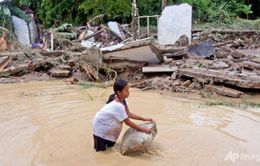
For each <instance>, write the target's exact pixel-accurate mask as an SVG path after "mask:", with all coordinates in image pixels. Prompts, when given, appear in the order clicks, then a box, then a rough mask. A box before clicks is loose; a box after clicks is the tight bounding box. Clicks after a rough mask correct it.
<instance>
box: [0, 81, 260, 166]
mask: <svg viewBox="0 0 260 166" xmlns="http://www.w3.org/2000/svg"><path fill="white" fill-rule="evenodd" d="M0 92H1V94H0V165H1V166H2V165H3V166H5V165H7V166H9V165H19V166H22V165H62V166H64V165H65V166H66V165H68V166H71V165H73V166H74V165H75V166H78V165H106V166H112V165H126V166H128V165H129V166H130V165H142V166H146V165H147V166H148V165H149V166H150V165H156V166H167V165H260V158H259V160H258V162H257V161H256V160H253V159H250V160H247V161H246V160H245V159H237V160H236V161H235V162H234V163H233V162H231V160H227V161H225V160H224V159H225V157H226V156H227V154H228V153H229V152H234V153H241V154H245V155H247V154H255V155H260V110H259V108H250V107H248V108H231V107H226V106H206V105H205V104H204V102H205V101H204V99H203V100H202V99H201V98H200V97H198V96H196V95H190V94H186V95H185V94H184V95H177V94H175V95H173V94H171V95H166V94H164V95H162V94H159V93H157V92H142V91H140V90H137V89H131V90H130V97H129V99H128V101H129V104H130V110H131V111H132V112H134V113H136V114H139V115H143V116H148V117H152V118H154V119H155V120H156V121H157V124H158V130H159V132H158V135H157V136H156V138H155V141H154V144H153V146H152V147H151V148H150V150H149V153H147V154H144V155H141V156H136V157H127V156H121V155H120V153H119V151H118V147H119V143H120V140H121V138H122V135H123V132H122V133H121V135H120V138H119V141H118V143H117V144H116V147H115V148H113V149H110V150H108V151H106V152H103V153H102V152H101V153H96V152H95V151H94V150H93V140H92V129H91V120H92V118H93V116H94V114H95V112H96V111H97V110H99V109H100V108H101V107H102V106H103V104H104V103H105V101H106V99H107V97H108V95H109V94H110V93H111V88H107V89H102V88H91V89H82V88H81V87H80V86H76V85H67V84H65V83H64V82H57V81H56V82H31V83H18V84H2V85H0ZM225 100H229V99H226V98H225ZM252 100H254V101H256V102H257V101H260V100H259V97H254V99H252ZM234 102H236V101H235V100H234ZM126 129H127V126H124V128H123V130H124V131H125V130H126Z"/></svg>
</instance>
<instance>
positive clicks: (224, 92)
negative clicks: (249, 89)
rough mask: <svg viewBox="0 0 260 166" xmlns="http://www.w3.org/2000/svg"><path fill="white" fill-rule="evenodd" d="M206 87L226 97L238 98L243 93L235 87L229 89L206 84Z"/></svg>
mask: <svg viewBox="0 0 260 166" xmlns="http://www.w3.org/2000/svg"><path fill="white" fill-rule="evenodd" d="M206 89H211V90H212V91H213V92H215V93H217V94H220V95H223V96H228V97H233V98H239V97H241V96H242V95H243V94H244V93H243V92H241V91H239V90H236V89H231V88H227V87H219V86H214V85H207V86H206Z"/></svg>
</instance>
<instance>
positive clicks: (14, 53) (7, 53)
mask: <svg viewBox="0 0 260 166" xmlns="http://www.w3.org/2000/svg"><path fill="white" fill-rule="evenodd" d="M21 55H24V53H23V52H17V51H3V52H0V57H5V56H11V57H18V56H21Z"/></svg>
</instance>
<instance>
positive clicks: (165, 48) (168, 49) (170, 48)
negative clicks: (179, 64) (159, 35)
mask: <svg viewBox="0 0 260 166" xmlns="http://www.w3.org/2000/svg"><path fill="white" fill-rule="evenodd" d="M156 47H157V48H158V49H159V50H160V52H161V53H162V54H166V53H176V52H187V47H182V46H174V45H158V46H156Z"/></svg>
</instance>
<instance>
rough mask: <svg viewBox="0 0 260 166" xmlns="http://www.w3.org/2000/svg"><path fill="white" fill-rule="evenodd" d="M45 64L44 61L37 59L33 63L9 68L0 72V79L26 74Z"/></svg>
mask: <svg viewBox="0 0 260 166" xmlns="http://www.w3.org/2000/svg"><path fill="white" fill-rule="evenodd" d="M46 63H47V61H46V60H44V59H38V60H35V61H34V62H29V63H28V64H22V65H18V66H11V67H8V68H6V69H3V70H2V71H0V77H7V76H10V75H18V74H20V73H27V72H29V71H32V70H35V69H36V68H39V67H41V66H44V65H45V64H46Z"/></svg>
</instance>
